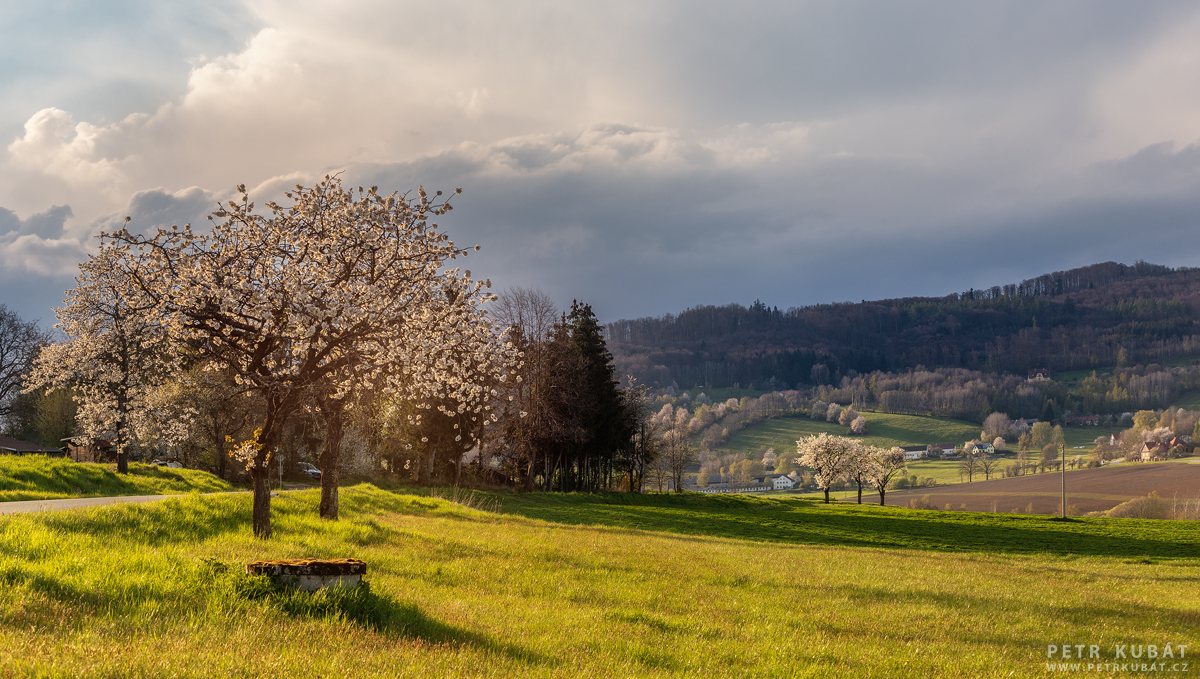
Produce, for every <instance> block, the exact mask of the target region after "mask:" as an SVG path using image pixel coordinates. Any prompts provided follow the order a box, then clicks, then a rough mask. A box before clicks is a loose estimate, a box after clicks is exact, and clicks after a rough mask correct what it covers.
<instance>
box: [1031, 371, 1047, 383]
mask: <svg viewBox="0 0 1200 679" xmlns="http://www.w3.org/2000/svg"><path fill="white" fill-rule="evenodd" d="M1029 379H1031V380H1035V381H1038V380H1048V379H1050V369H1049V368H1038V369H1037V370H1030V371H1029Z"/></svg>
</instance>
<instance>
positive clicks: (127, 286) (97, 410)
mask: <svg viewBox="0 0 1200 679" xmlns="http://www.w3.org/2000/svg"><path fill="white" fill-rule="evenodd" d="M123 264H124V261H123V257H122V253H121V251H120V249H119V248H116V247H113V246H112V245H110V244H104V245H102V246H101V247H100V250H99V251H98V252H97V253H96V254H93V255H89V256H88V259H87V261H85V262H83V263H81V264H80V265H79V276H77V277H76V278H75V282H76V286H75V288H74V289H72V290H69V291H68V292H67V298H66V300H65V301H64V303H63V306H62V307H60V308H57V309H55V310H54V313H55V315H57V316H58V320H59V325H60V327H61V328H62V329H63V331H64V332H65V333H66V335H67V337H68V338H69V339H68V341H66V342H62V343H58V344H52V345H48V346H46V347H44V348H43V349H42V351H41V353H39V354H38V357H37V360H36V361H35V363H34V367H33V370H32V371H31V372H30V374H29V377H28V379H27V381H26V391H30V392H33V391H37V390H39V389H40V390H46V391H54V390H60V389H70V390H72V393H73V394H74V398H75V399H76V400H77V401H78V403H79V411H78V414H77V417H78V425H79V430H80V431H79V433H80V434H81V435H83V436H84V437H86V438H88V439H95V438H101V437H103V438H107V439H110V440H111V441H112V444H113V448H114V449H115V452H116V454H117V473H119V474H125V473H128V472H129V455H130V453H131V452H132V451H133V450H134V449H135V447H137V445H138V442H139V441H140V440H141V439H142V435H144V434H146V433H147V431H148V425H149V420H148V418H149V416H150V414H151V413H152V411H153V406H152V398H153V396H154V394H155V392H156V390H157V389H158V388H159V387H161V386H162V385H163V384H165V383H166V382H168V381H169V380H170V379H171V378H172V376H173V375H174V374H175V372H176V371H177V370H178V367H179V365H180V362H181V360H182V359H181V357H180V356H178V355H177V354H176V352H175V347H174V346H172V345H171V344H170V343H169V342H168V341H167V334H166V329H165V328H164V327H163V325H162V324H161V323H159V322H157V321H156V320H155V319H154V318H153V316H152V314H150V313H149V309H150V308H151V307H152V306H153V305H152V304H151V303H148V302H147V301H146V300H144V299H142V298H141V297H140V296H139V295H138V294H137V293H136V290H135V286H134V283H133V281H132V280H131V278H130V276H129V274H128V272H127V270H126V269H125V268H124V266H123ZM173 431H176V432H178V431H179V430H178V429H174V430H173Z"/></svg>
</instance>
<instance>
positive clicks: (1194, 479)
mask: <svg viewBox="0 0 1200 679" xmlns="http://www.w3.org/2000/svg"><path fill="white" fill-rule="evenodd" d="M1063 481H1064V479H1063V476H1062V475H1061V474H1058V473H1047V474H1032V475H1029V476H1017V477H1011V478H1000V479H996V478H993V479H991V480H990V481H975V482H972V483H960V484H954V485H948V486H938V487H936V488H917V489H912V490H903V491H901V490H896V491H889V492H888V493H887V496H886V500H887V503H888V504H890V505H897V506H906V505H907V504H908V503H909V501H910V500H913V499H917V498H922V497H924V496H926V495H928V496H929V502H930V503H932V504H934V505H936V506H937V507H943V506H944V505H946V504H949V505H950V506H951V507H952V508H954V509H958V508H960V507H961V506H962V505H966V509H967V510H969V511H976V512H993V511H999V512H1011V511H1012V510H1013V509H1018V510H1020V511H1026V510H1027V508H1028V507H1029V506H1030V505H1032V506H1033V513H1036V514H1054V513H1057V512H1058V511H1060V510H1059V507H1060V505H1061V502H1062V499H1061V498H1062V483H1063ZM1065 481H1066V485H1067V505H1068V507H1069V506H1072V505H1074V506H1076V507H1078V509H1079V511H1080V512H1084V513H1086V512H1095V511H1106V510H1109V509H1112V508H1113V507H1115V506H1117V505H1119V504H1121V503H1122V502H1126V501H1128V500H1132V499H1133V498H1136V497H1144V496H1146V495H1149V494H1150V493H1151V492H1157V493H1158V494H1159V496H1160V497H1162V498H1163V499H1164V500H1165V501H1167V502H1168V503H1170V502H1171V501H1172V500H1173V499H1177V500H1178V501H1187V502H1195V501H1196V500H1197V499H1200V463H1197V462H1196V461H1195V460H1180V461H1172V462H1156V463H1152V464H1120V465H1113V466H1108V467H1101V468H1098V469H1076V470H1068V471H1067V473H1066V478H1065ZM868 501H870V502H878V501H879V496H878V495H877V494H874V493H872V494H871V495H869V496H868V495H867V494H866V493H865V492H864V493H863V502H868Z"/></svg>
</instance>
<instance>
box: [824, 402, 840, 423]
mask: <svg viewBox="0 0 1200 679" xmlns="http://www.w3.org/2000/svg"><path fill="white" fill-rule="evenodd" d="M841 414H842V407H841V406H840V405H838V404H836V403H830V404H829V409H828V410H826V411H825V421H826V422H837V419H838V417H839V416H841Z"/></svg>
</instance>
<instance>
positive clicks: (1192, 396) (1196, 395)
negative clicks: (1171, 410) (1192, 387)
mask: <svg viewBox="0 0 1200 679" xmlns="http://www.w3.org/2000/svg"><path fill="white" fill-rule="evenodd" d="M1171 405H1173V406H1175V407H1176V408H1185V409H1187V410H1200V391H1189V392H1187V393H1184V394H1180V395H1179V397H1178V398H1176V399H1175V401H1174V402H1173V403H1172V404H1171Z"/></svg>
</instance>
